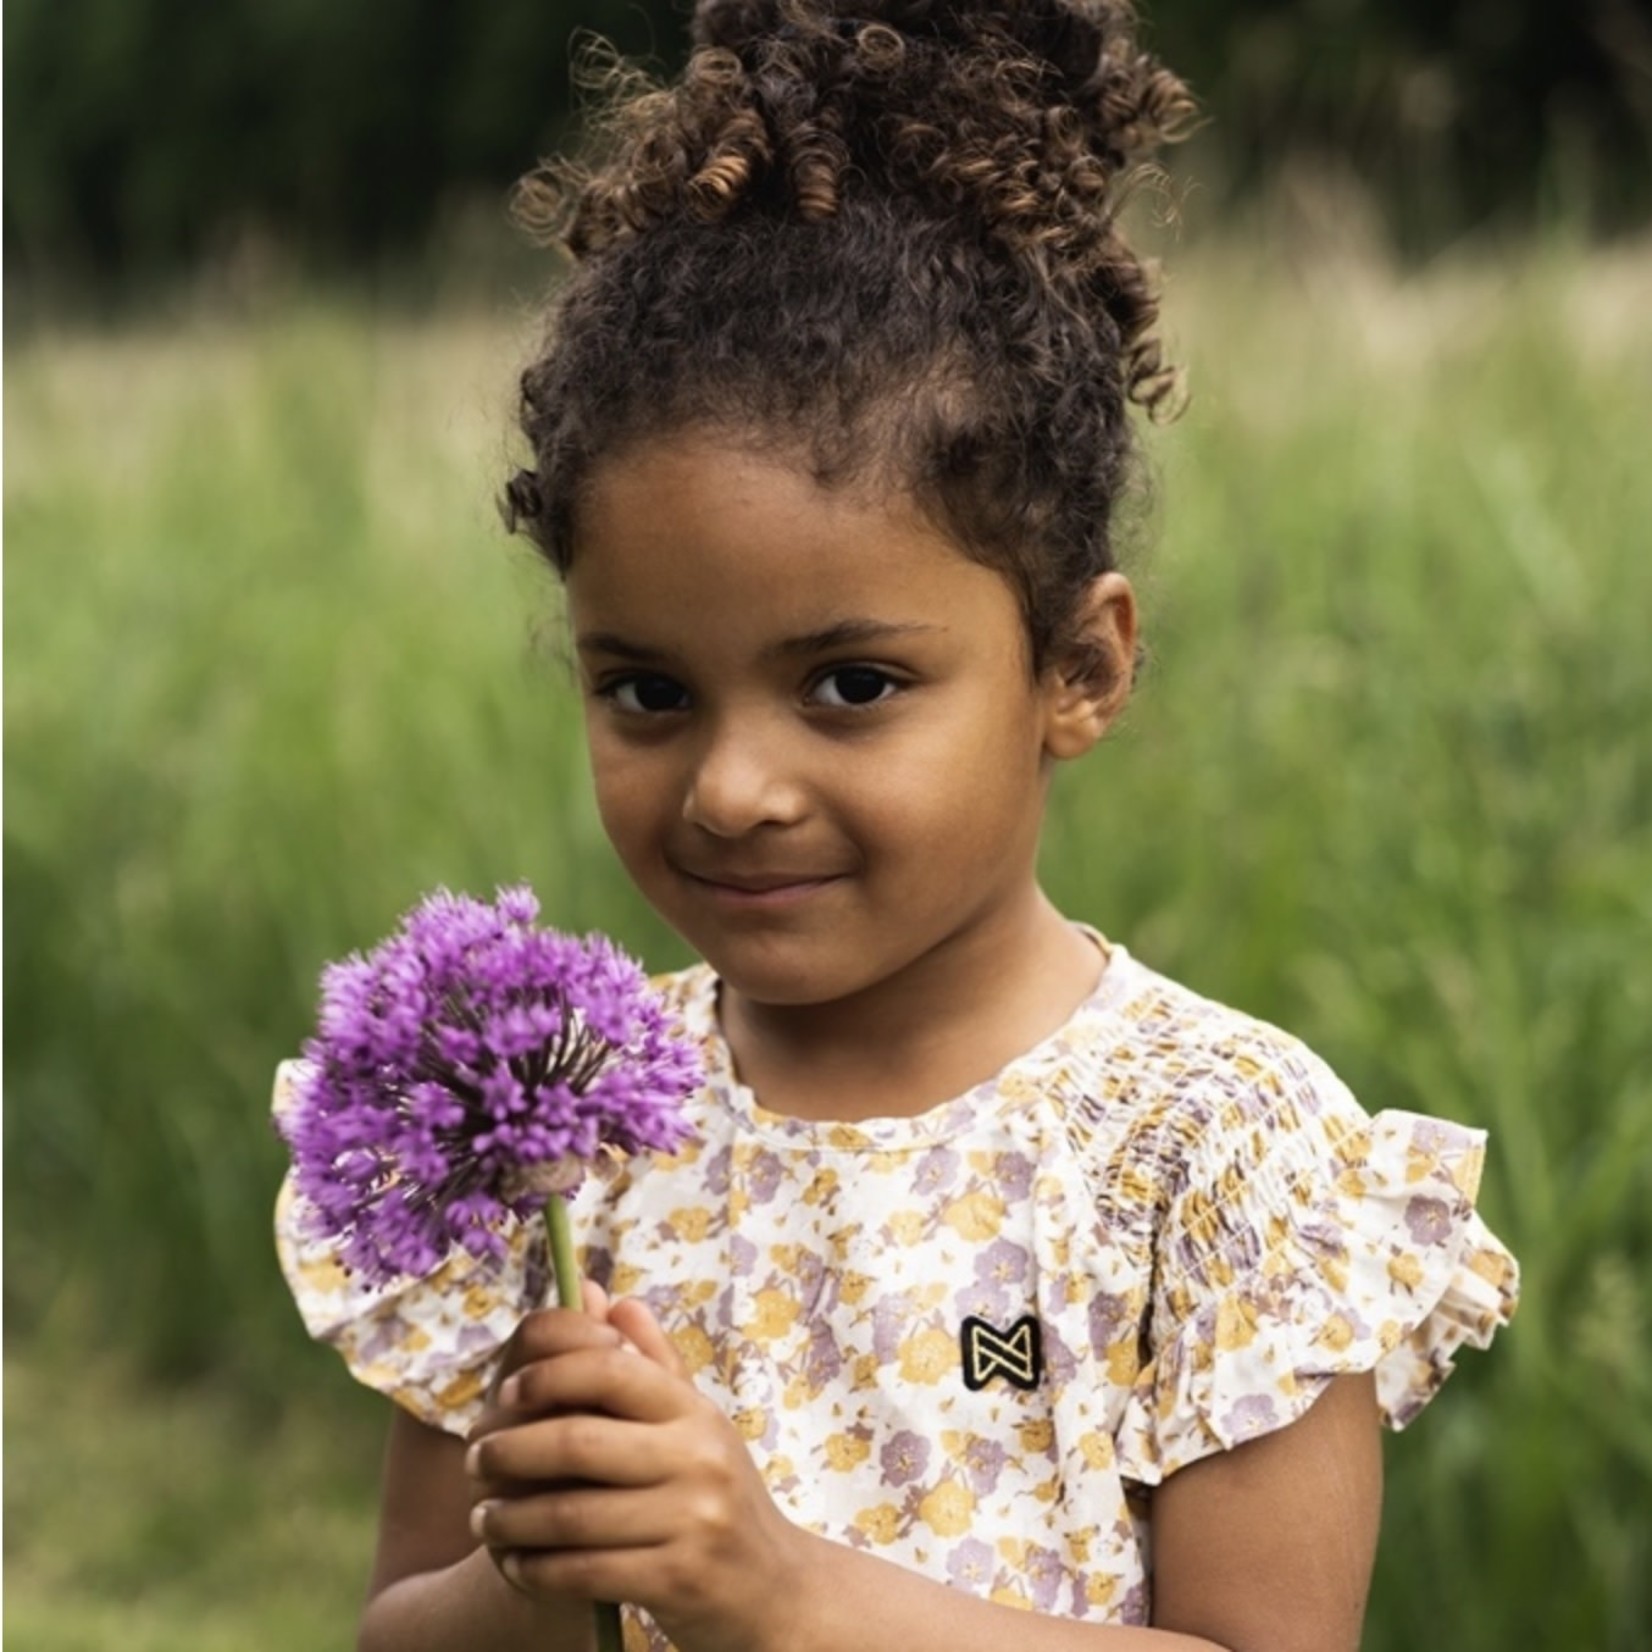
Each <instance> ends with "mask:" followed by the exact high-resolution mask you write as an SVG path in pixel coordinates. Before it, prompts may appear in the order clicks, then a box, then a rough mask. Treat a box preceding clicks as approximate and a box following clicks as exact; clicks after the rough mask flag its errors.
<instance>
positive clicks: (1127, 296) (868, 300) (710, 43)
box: [502, 0, 1194, 671]
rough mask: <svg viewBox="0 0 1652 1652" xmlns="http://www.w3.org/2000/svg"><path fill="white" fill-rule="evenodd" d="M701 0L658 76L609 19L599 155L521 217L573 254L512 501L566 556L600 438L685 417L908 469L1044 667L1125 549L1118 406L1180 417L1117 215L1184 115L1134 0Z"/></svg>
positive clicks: (525, 527) (530, 526) (917, 496)
mask: <svg viewBox="0 0 1652 1652" xmlns="http://www.w3.org/2000/svg"><path fill="white" fill-rule="evenodd" d="M848 4H849V5H858V8H859V10H860V11H861V12H864V13H866V14H867V15H864V16H861V15H856V16H853V17H851V16H845V15H841V14H840V13H839V11H838V9H837V8H836V7H835V6H834V5H833V3H832V0H700V3H699V5H698V8H697V10H696V12H695V15H694V19H693V24H692V41H693V46H694V50H693V52H692V54H691V55H690V57H689V60H688V63H687V66H686V67H685V69H684V71H683V73H682V75H681V77H680V78H679V79H678V80H676V81H675V82H674V83H672V84H669V85H662V84H659V83H657V82H656V81H654V80H652V79H651V78H650V77H649V76H647V75H646V74H645V73H644V72H643V71H641V70H640V69H639V68H637V67H636V66H634V65H631V64H628V63H625V62H623V61H621V60H619V59H618V58H617V57H616V56H615V55H613V52H612V48H611V47H609V46H607V44H606V42H603V41H601V40H600V39H598V40H596V41H595V43H594V45H593V46H592V47H591V48H590V49H589V50H588V51H587V52H586V53H585V54H584V55H583V56H582V57H581V58H579V59H578V60H576V69H577V73H578V75H579V77H580V83H581V84H582V85H583V86H585V87H586V88H588V89H594V90H596V91H598V92H600V93H602V94H605V101H604V102H602V103H601V104H600V106H599V107H597V108H596V109H595V111H594V116H593V118H592V119H591V120H590V121H589V123H588V133H589V135H588V140H587V141H588V151H587V155H586V156H585V157H584V158H578V159H561V158H558V159H553V160H550V161H547V162H543V163H541V165H540V166H539V167H538V168H536V169H535V170H534V171H533V172H530V173H529V174H528V175H527V176H526V177H525V178H524V179H522V180H521V182H520V183H519V184H518V186H517V195H516V199H515V213H516V216H517V219H518V221H519V222H520V223H521V224H522V225H523V226H524V227H526V228H527V229H528V230H529V231H530V233H532V234H534V235H535V236H536V237H537V238H538V239H540V240H541V241H543V242H545V243H546V244H549V245H551V246H554V247H560V248H564V249H566V252H567V253H568V254H570V255H571V258H572V261H573V268H572V269H571V271H570V272H569V273H568V275H567V277H566V279H565V280H564V281H563V282H562V284H561V286H560V288H559V289H558V291H557V292H556V294H555V297H554V299H553V301H552V305H551V309H550V315H549V326H548V331H547V335H546V339H545V343H544V346H543V349H542V352H541V353H540V355H539V356H538V357H537V359H535V360H534V361H533V362H532V363H531V364H530V365H529V366H528V367H527V368H526V370H525V371H524V372H523V373H522V375H521V384H520V392H521V402H520V414H519V416H520V422H521V428H522V430H523V432H524V433H525V435H526V436H527V438H528V441H529V443H530V444H531V448H532V453H533V462H532V465H531V466H530V467H529V468H525V469H522V470H519V471H517V473H516V474H515V475H514V476H513V477H512V478H511V479H510V481H509V483H508V484H507V486H506V490H505V497H504V500H503V502H502V508H503V510H504V513H505V517H506V521H507V523H508V525H509V526H510V528H511V529H512V530H513V531H516V530H518V529H520V530H522V531H525V532H526V533H527V535H528V536H529V537H530V539H531V540H532V541H533V543H534V544H535V545H536V546H537V547H538V549H539V550H540V552H541V553H542V554H543V555H544V556H545V557H546V559H547V560H548V561H549V562H550V563H551V565H552V566H553V567H554V568H555V569H557V571H558V572H559V573H566V572H567V570H568V568H569V566H570V565H571V562H572V559H573V556H574V549H575V538H576V527H577V521H578V512H579V506H580V503H581V499H582V497H583V491H584V489H585V488H586V487H587V486H588V483H589V480H590V477H591V475H592V473H593V471H594V469H595V467H596V465H597V464H598V463H599V462H604V463H605V462H607V461H608V460H609V459H611V458H613V457H615V456H617V455H618V454H620V453H621V452H623V451H624V450H625V449H626V448H627V447H629V446H631V445H633V444H641V443H644V442H647V441H649V440H651V439H656V438H659V437H662V436H669V435H670V434H671V433H672V432H675V431H681V430H684V429H687V428H690V427H695V428H698V429H702V430H710V431H715V432H717V433H718V434H720V435H724V436H727V437H729V438H731V439H732V440H734V441H736V442H737V443H739V444H740V445H743V446H745V447H747V448H749V449H751V450H753V451H757V452H761V453H764V454H767V455H769V456H773V457H776V458H780V459H783V460H785V461H786V462H788V463H795V464H800V465H805V466H807V467H808V469H809V471H810V474H812V475H813V477H814V479H815V480H816V481H817V482H818V483H819V484H820V485H822V486H826V487H845V488H847V487H857V488H861V489H866V490H871V491H872V492H873V493H874V494H875V495H876V494H879V493H882V492H887V491H888V490H900V491H903V492H905V493H907V494H908V495H909V496H911V498H912V499H913V500H914V502H915V503H916V504H917V505H918V507H919V509H920V510H921V511H923V512H924V513H925V514H926V515H927V516H928V518H929V519H930V520H931V521H932V522H934V523H935V524H936V525H937V526H938V527H940V528H941V529H942V531H943V532H945V533H947V534H948V536H949V537H950V538H951V539H952V540H953V541H954V543H956V544H957V545H958V546H959V547H960V549H961V550H963V551H964V553H965V554H967V555H969V556H971V557H973V558H975V559H976V560H977V561H980V562H982V563H984V564H986V565H988V566H990V567H994V568H996V569H998V570H999V571H1000V572H1002V573H1003V574H1004V575H1005V576H1006V577H1008V578H1009V579H1010V581H1011V583H1012V585H1013V586H1014V588H1015V589H1016V591H1017V594H1018V596H1019V599H1020V603H1021V607H1022V611H1023V614H1024V615H1025V618H1026V623H1027V630H1028V635H1029V639H1030V642H1031V659H1032V662H1033V666H1034V669H1035V671H1036V670H1038V669H1040V668H1041V667H1042V665H1043V664H1044V663H1045V662H1046V661H1047V660H1049V659H1050V658H1051V657H1052V655H1056V654H1059V652H1060V651H1061V650H1063V649H1065V648H1071V647H1073V646H1075V640H1074V639H1075V636H1076V632H1077V626H1076V623H1075V622H1076V617H1077V614H1078V610H1079V604H1080V598H1081V595H1082V593H1083V591H1084V590H1085V588H1086V587H1087V586H1088V585H1089V583H1090V582H1091V581H1092V580H1093V579H1094V578H1095V577H1096V576H1097V575H1099V574H1101V573H1103V572H1106V571H1107V570H1109V569H1111V568H1112V567H1113V566H1114V565H1115V555H1114V547H1113V516H1114V506H1115V504H1116V503H1117V501H1118V500H1119V498H1120V496H1121V493H1122V492H1123V490H1124V488H1125V486H1126V484H1127V482H1128V480H1129V477H1130V471H1131V465H1132V461H1133V458H1134V446H1133V438H1132V432H1131V428H1130V421H1129V418H1128V404H1129V403H1132V402H1134V403H1136V404H1138V405H1140V406H1142V407H1143V408H1145V409H1146V410H1147V412H1148V414H1149V416H1151V417H1155V418H1157V417H1163V416H1166V415H1167V414H1169V413H1171V412H1173V411H1174V408H1175V406H1176V404H1177V400H1178V396H1179V388H1180V386H1179V376H1178V374H1177V373H1176V371H1175V370H1173V369H1172V368H1170V367H1169V366H1168V365H1167V364H1166V363H1165V361H1164V360H1163V358H1162V355H1161V350H1160V345H1159V341H1158V339H1157V338H1156V336H1155V332H1154V329H1155V326H1156V323H1157V320H1158V299H1157V295H1156V292H1155V289H1154V282H1153V272H1152V270H1151V267H1150V266H1149V265H1148V264H1147V263H1146V262H1145V261H1144V260H1143V259H1141V258H1140V257H1139V256H1138V255H1137V254H1136V253H1135V252H1133V251H1132V250H1131V248H1130V247H1129V246H1128V245H1127V244H1126V242H1125V240H1124V238H1123V236H1122V235H1121V233H1120V230H1119V227H1118V221H1117V220H1118V213H1119V209H1120V206H1121V204H1122V201H1123V199H1124V198H1125V196H1126V194H1127V193H1128V191H1129V189H1130V188H1131V186H1132V185H1133V184H1134V183H1136V182H1138V181H1140V180H1141V179H1142V178H1143V177H1152V176H1156V174H1155V172H1154V169H1152V168H1151V167H1150V166H1148V165H1147V164H1146V163H1147V161H1148V158H1149V157H1150V156H1151V154H1152V152H1153V151H1154V150H1155V149H1156V148H1157V147H1158V146H1159V145H1160V144H1162V143H1164V142H1168V141H1174V140H1175V139H1176V138H1179V137H1181V136H1183V135H1184V134H1185V132H1186V130H1187V129H1188V127H1189V125H1190V122H1191V119H1192V116H1193V113H1194V104H1193V100H1192V98H1191V96H1190V94H1189V92H1188V90H1187V88H1186V87H1185V86H1184V85H1183V83H1182V82H1181V81H1180V80H1179V79H1178V78H1177V77H1176V76H1175V75H1174V74H1172V73H1171V72H1170V71H1169V70H1168V69H1166V68H1164V67H1163V66H1162V65H1161V64H1159V63H1158V62H1157V61H1156V60H1155V59H1154V58H1153V57H1151V56H1150V55H1148V54H1147V53H1145V52H1143V51H1142V50H1141V49H1140V48H1139V46H1138V44H1137V41H1136V36H1135V16H1134V11H1133V7H1132V6H1131V4H1130V3H1129V0H848Z"/></svg>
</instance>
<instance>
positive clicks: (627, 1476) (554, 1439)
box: [465, 1411, 668, 1501]
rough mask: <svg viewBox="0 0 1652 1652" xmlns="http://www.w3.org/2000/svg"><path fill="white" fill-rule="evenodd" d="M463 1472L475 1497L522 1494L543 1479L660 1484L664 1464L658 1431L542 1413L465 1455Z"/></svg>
mask: <svg viewBox="0 0 1652 1652" xmlns="http://www.w3.org/2000/svg"><path fill="white" fill-rule="evenodd" d="M465 1472H466V1473H467V1474H468V1475H469V1476H470V1478H471V1482H472V1484H473V1485H474V1487H475V1488H476V1494H477V1500H478V1501H485V1500H486V1499H487V1498H489V1497H494V1496H516V1497H519V1496H521V1495H522V1489H521V1488H522V1487H523V1486H524V1485H532V1486H534V1487H535V1488H536V1489H540V1490H543V1489H544V1488H545V1485H546V1482H549V1481H560V1482H579V1483H581V1484H585V1485H591V1484H595V1485H602V1486H611V1487H630V1488H636V1487H639V1486H656V1485H660V1484H663V1482H664V1481H665V1479H666V1477H667V1472H668V1468H667V1465H666V1463H665V1462H664V1460H663V1454H662V1452H661V1450H660V1441H659V1438H658V1430H657V1429H654V1428H651V1427H648V1426H646V1425H642V1424H638V1423H634V1422H626V1421H622V1420H621V1419H619V1418H616V1417H602V1416H596V1415H593V1414H592V1413H590V1412H588V1411H587V1412H579V1413H577V1414H576V1415H574V1416H562V1417H545V1418H542V1419H540V1420H538V1421H536V1422H526V1423H522V1424H520V1425H519V1426H518V1427H516V1428H504V1429H500V1430H499V1432H498V1433H496V1434H489V1435H488V1436H487V1437H486V1438H485V1439H481V1440H478V1441H477V1442H476V1443H475V1444H474V1445H473V1446H472V1447H471V1448H470V1450H469V1451H468V1452H467V1453H466V1454H465Z"/></svg>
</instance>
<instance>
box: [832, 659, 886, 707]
mask: <svg viewBox="0 0 1652 1652" xmlns="http://www.w3.org/2000/svg"><path fill="white" fill-rule="evenodd" d="M899 688H900V684H899V683H898V682H897V681H896V680H895V679H894V678H893V677H891V676H890V675H889V673H888V672H887V671H880V670H879V669H878V668H877V667H876V666H875V665H843V666H839V667H838V668H837V670H836V671H828V672H827V673H826V675H825V676H824V677H822V678H821V679H820V680H819V682H817V683H816V684H815V690H814V697H815V699H816V701H817V702H818V703H819V704H821V705H824V706H830V707H832V708H833V709H840V708H842V707H845V706H870V705H876V704H877V703H878V701H880V700H887V699H888V698H889V696H890V695H891V694H893V693H895V692H897V691H898V690H899Z"/></svg>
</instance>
